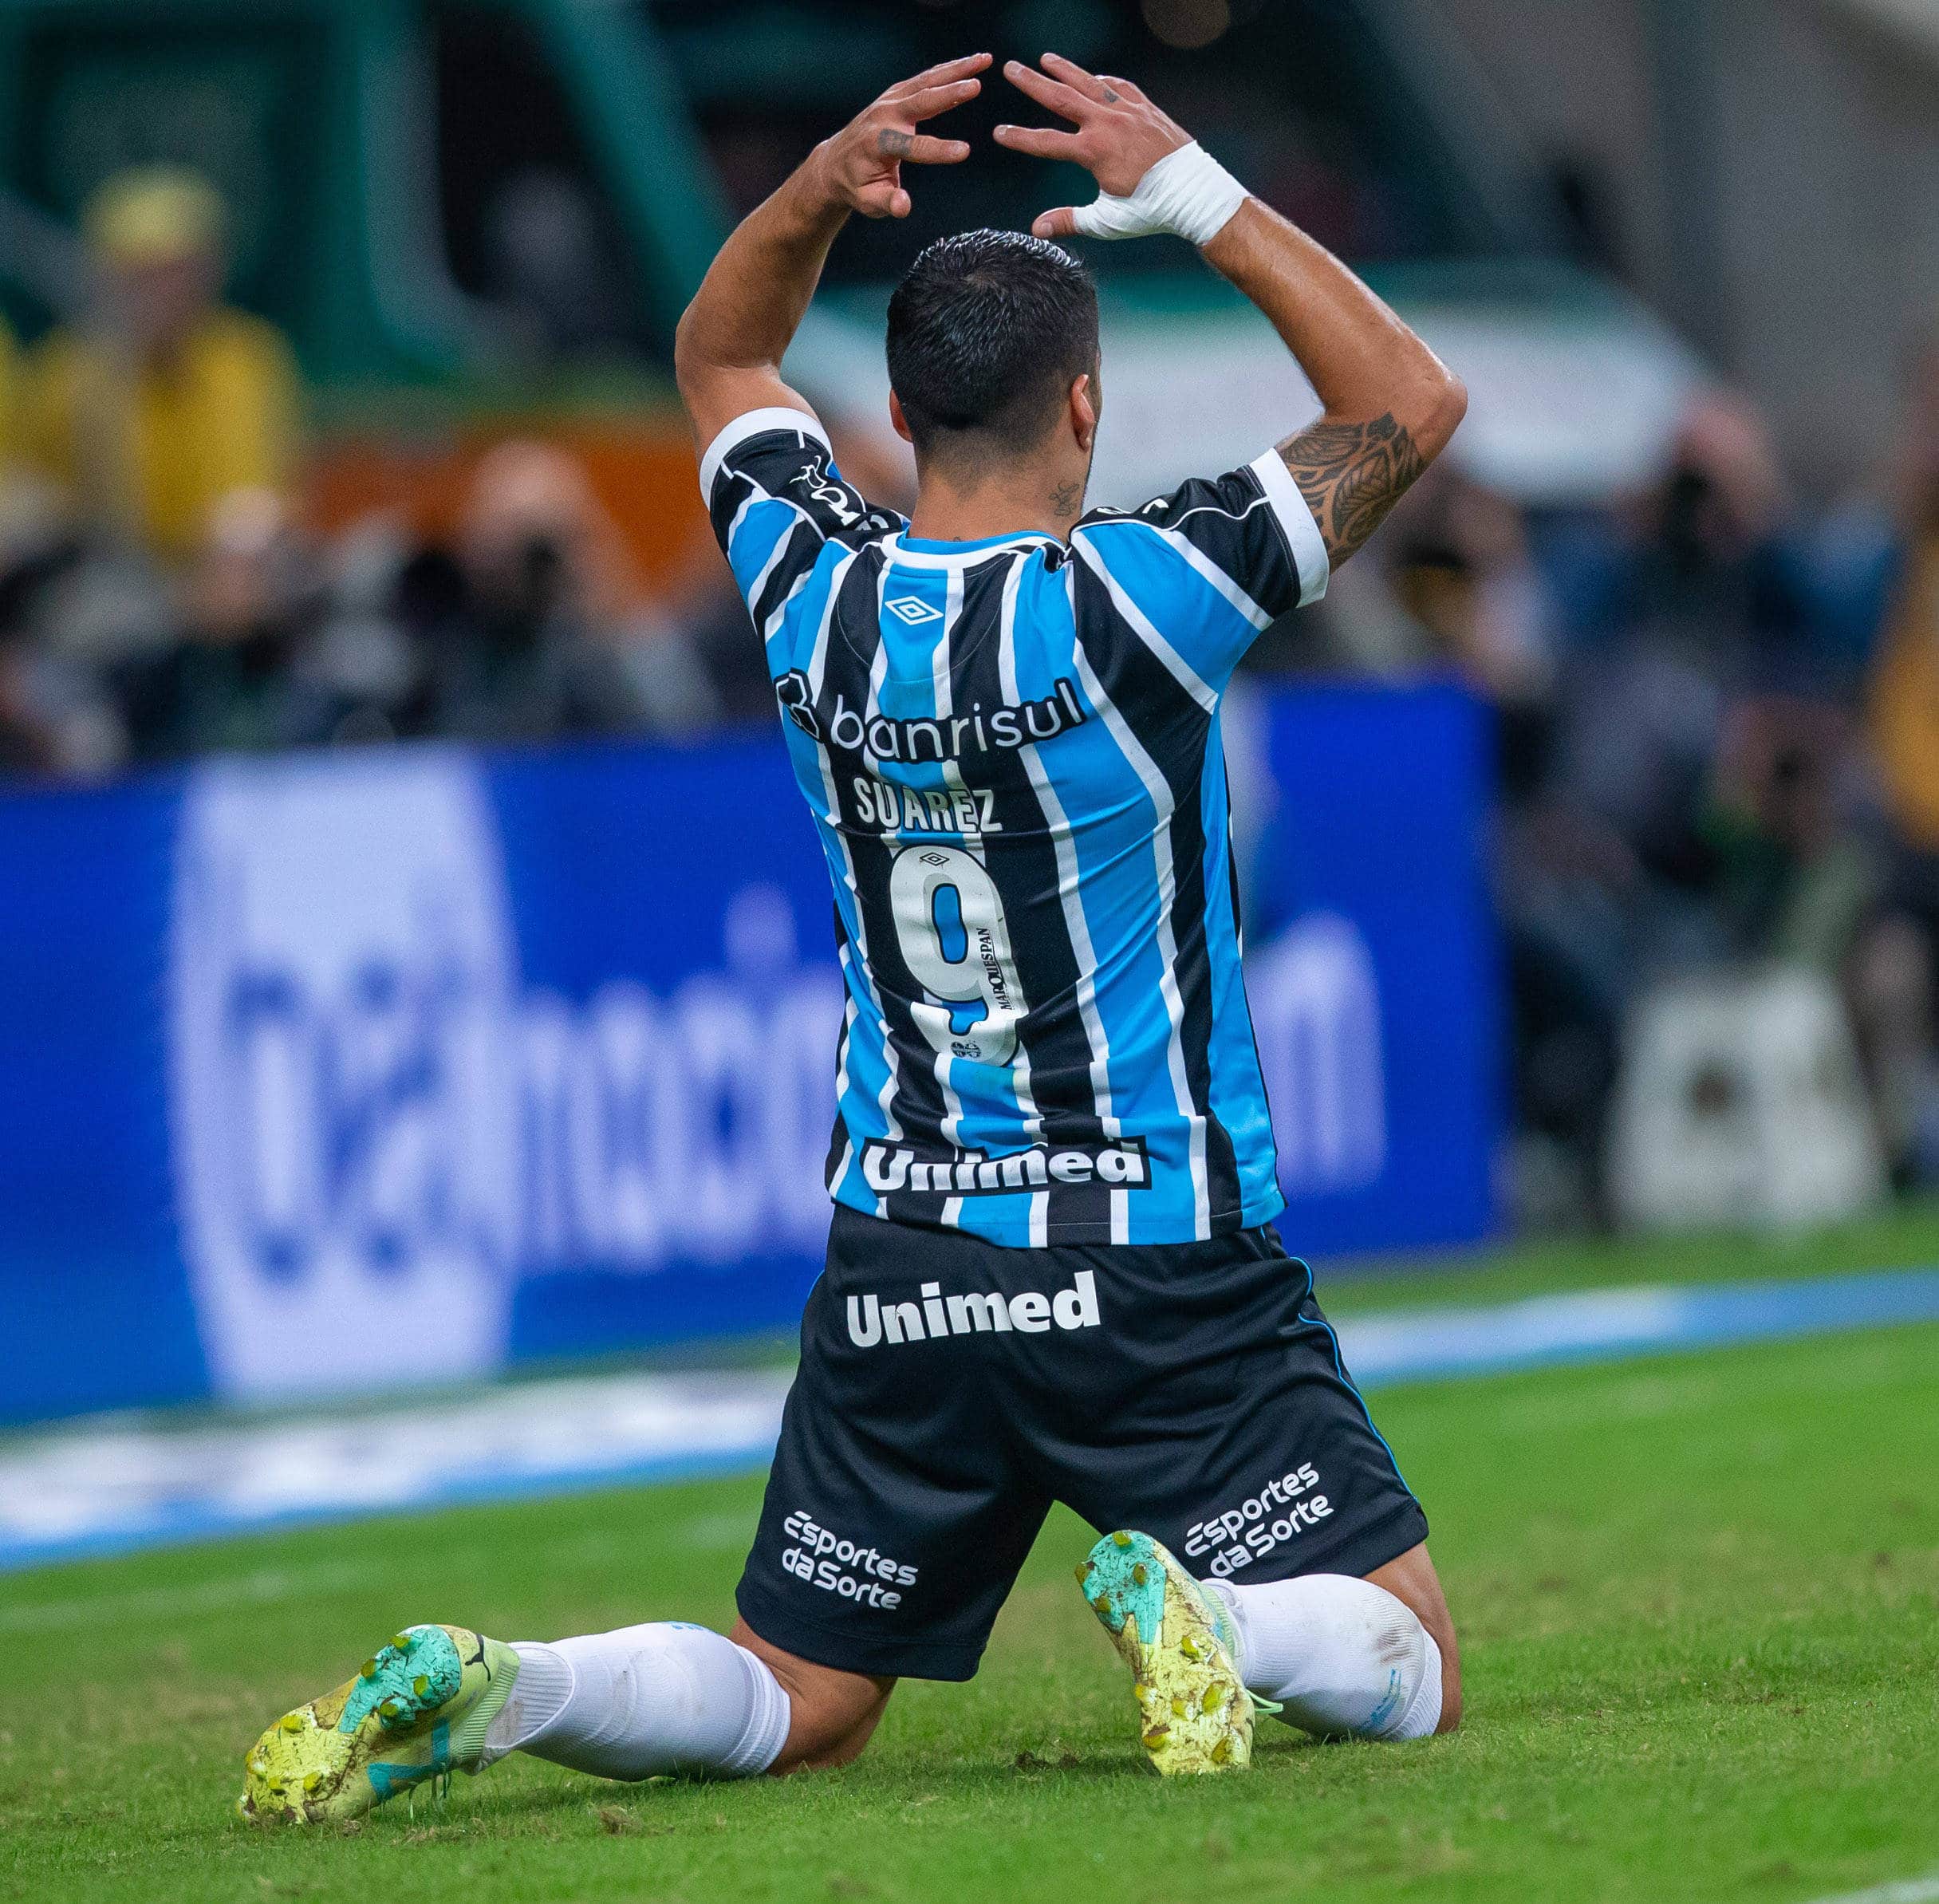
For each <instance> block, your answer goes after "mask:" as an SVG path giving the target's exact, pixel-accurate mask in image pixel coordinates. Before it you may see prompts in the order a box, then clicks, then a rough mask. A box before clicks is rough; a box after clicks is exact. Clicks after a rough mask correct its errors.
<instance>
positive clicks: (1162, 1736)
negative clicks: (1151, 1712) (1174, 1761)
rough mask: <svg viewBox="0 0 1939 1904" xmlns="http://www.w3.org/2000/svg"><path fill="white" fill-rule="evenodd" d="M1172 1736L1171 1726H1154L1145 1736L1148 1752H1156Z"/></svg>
mask: <svg viewBox="0 0 1939 1904" xmlns="http://www.w3.org/2000/svg"><path fill="white" fill-rule="evenodd" d="M1170 1736H1172V1729H1171V1727H1169V1725H1154V1726H1153V1728H1152V1729H1151V1730H1150V1731H1149V1732H1148V1733H1145V1736H1144V1743H1145V1749H1146V1750H1147V1751H1148V1752H1156V1751H1157V1748H1159V1747H1160V1746H1161V1745H1162V1744H1164V1743H1165V1740H1167V1739H1169V1737H1170Z"/></svg>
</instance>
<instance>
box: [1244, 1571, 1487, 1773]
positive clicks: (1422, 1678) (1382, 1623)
mask: <svg viewBox="0 0 1939 1904" xmlns="http://www.w3.org/2000/svg"><path fill="white" fill-rule="evenodd" d="M1210 1591H1212V1592H1213V1593H1216V1595H1219V1597H1220V1598H1221V1599H1222V1600H1224V1602H1225V1603H1226V1604H1227V1606H1228V1607H1229V1608H1230V1609H1231V1610H1232V1620H1233V1624H1234V1626H1235V1627H1236V1630H1237V1634H1238V1638H1239V1660H1240V1669H1241V1670H1242V1671H1243V1673H1244V1675H1245V1682H1246V1685H1247V1689H1248V1690H1250V1691H1251V1692H1252V1693H1255V1695H1257V1696H1258V1697H1260V1698H1262V1699H1265V1700H1268V1701H1271V1702H1272V1703H1273V1704H1274V1705H1277V1706H1278V1707H1279V1708H1280V1712H1279V1717H1281V1718H1283V1719H1284V1720H1285V1721H1286V1722H1287V1725H1296V1726H1298V1727H1299V1729H1301V1730H1302V1731H1303V1732H1310V1733H1315V1734H1317V1735H1318V1736H1320V1737H1322V1738H1359V1739H1421V1738H1425V1737H1427V1736H1429V1734H1430V1733H1437V1732H1452V1730H1453V1729H1454V1728H1455V1726H1456V1725H1457V1724H1459V1722H1460V1672H1459V1668H1458V1666H1456V1663H1455V1662H1454V1659H1453V1658H1452V1650H1451V1649H1452V1640H1453V1630H1452V1626H1448V1627H1446V1628H1445V1631H1446V1635H1447V1638H1448V1642H1449V1649H1450V1650H1449V1651H1448V1652H1447V1653H1444V1651H1443V1649H1442V1647H1441V1645H1440V1642H1439V1641H1438V1640H1437V1638H1435V1635H1434V1634H1433V1632H1432V1631H1431V1630H1429V1626H1427V1624H1426V1623H1425V1622H1423V1621H1422V1619H1421V1617H1420V1615H1419V1614H1417V1612H1416V1611H1415V1610H1414V1609H1413V1606H1409V1604H1408V1603H1407V1602H1406V1601H1405V1600H1403V1599H1401V1598H1400V1597H1398V1596H1397V1595H1396V1594H1394V1593H1393V1592H1390V1591H1389V1590H1388V1588H1387V1587H1385V1586H1383V1585H1381V1584H1379V1583H1377V1582H1376V1581H1374V1580H1373V1579H1366V1580H1359V1579H1353V1578H1352V1577H1351V1576H1350V1575H1345V1574H1305V1575H1301V1576H1299V1578H1298V1579H1291V1580H1271V1581H1267V1582H1265V1583H1262V1584H1261V1585H1259V1586H1256V1587H1236V1586H1234V1585H1232V1583H1229V1582H1226V1581H1216V1582H1212V1583H1210ZM1437 1623H1440V1622H1437Z"/></svg>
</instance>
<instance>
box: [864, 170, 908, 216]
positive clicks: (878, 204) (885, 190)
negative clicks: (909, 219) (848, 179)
mask: <svg viewBox="0 0 1939 1904" xmlns="http://www.w3.org/2000/svg"><path fill="white" fill-rule="evenodd" d="M897 199H901V201H902V207H903V208H902V210H901V211H897V210H896V201H897ZM854 203H855V209H856V210H857V211H859V212H860V213H861V215H862V216H863V217H864V218H865V219H886V218H904V217H906V216H907V215H908V193H907V192H906V191H904V190H903V189H902V187H901V186H900V185H898V184H897V183H896V182H895V180H894V179H876V180H875V181H874V183H873V184H869V185H865V186H863V187H861V189H860V190H859V191H857V193H856V194H855V200H854Z"/></svg>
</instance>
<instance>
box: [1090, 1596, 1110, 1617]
mask: <svg viewBox="0 0 1939 1904" xmlns="http://www.w3.org/2000/svg"><path fill="white" fill-rule="evenodd" d="M1091 1605H1092V1606H1094V1607H1095V1608H1096V1609H1097V1610H1098V1612H1100V1613H1109V1611H1110V1610H1111V1596H1110V1595H1109V1594H1108V1593H1101V1594H1099V1595H1098V1597H1097V1598H1096V1599H1094V1600H1093V1601H1092V1602H1091Z"/></svg>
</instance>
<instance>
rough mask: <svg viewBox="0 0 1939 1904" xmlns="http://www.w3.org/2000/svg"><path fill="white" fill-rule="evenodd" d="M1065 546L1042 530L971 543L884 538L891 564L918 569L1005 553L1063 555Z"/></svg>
mask: <svg viewBox="0 0 1939 1904" xmlns="http://www.w3.org/2000/svg"><path fill="white" fill-rule="evenodd" d="M1064 546H1065V545H1064V544H1063V543H1062V542H1060V541H1058V538H1056V537H1055V536H1054V535H1050V534H1046V533H1045V532H1044V531H1043V530H1040V529H1027V530H1022V531H1020V532H1019V534H1015V535H986V536H983V537H982V538H979V540H977V541H975V542H937V541H935V540H932V539H931V538H928V537H925V536H916V535H909V534H904V532H902V531H901V530H898V531H897V533H896V534H893V535H888V536H885V537H884V538H882V550H883V552H884V554H886V555H887V557H888V558H889V560H890V561H891V562H902V563H904V564H905V565H906V566H908V567H910V568H916V569H955V568H960V567H962V566H964V565H966V564H968V563H970V562H979V561H981V560H983V558H985V557H987V556H989V555H991V554H995V552H997V551H998V550H1004V549H1054V550H1057V551H1058V553H1059V554H1062V551H1063V549H1064Z"/></svg>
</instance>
